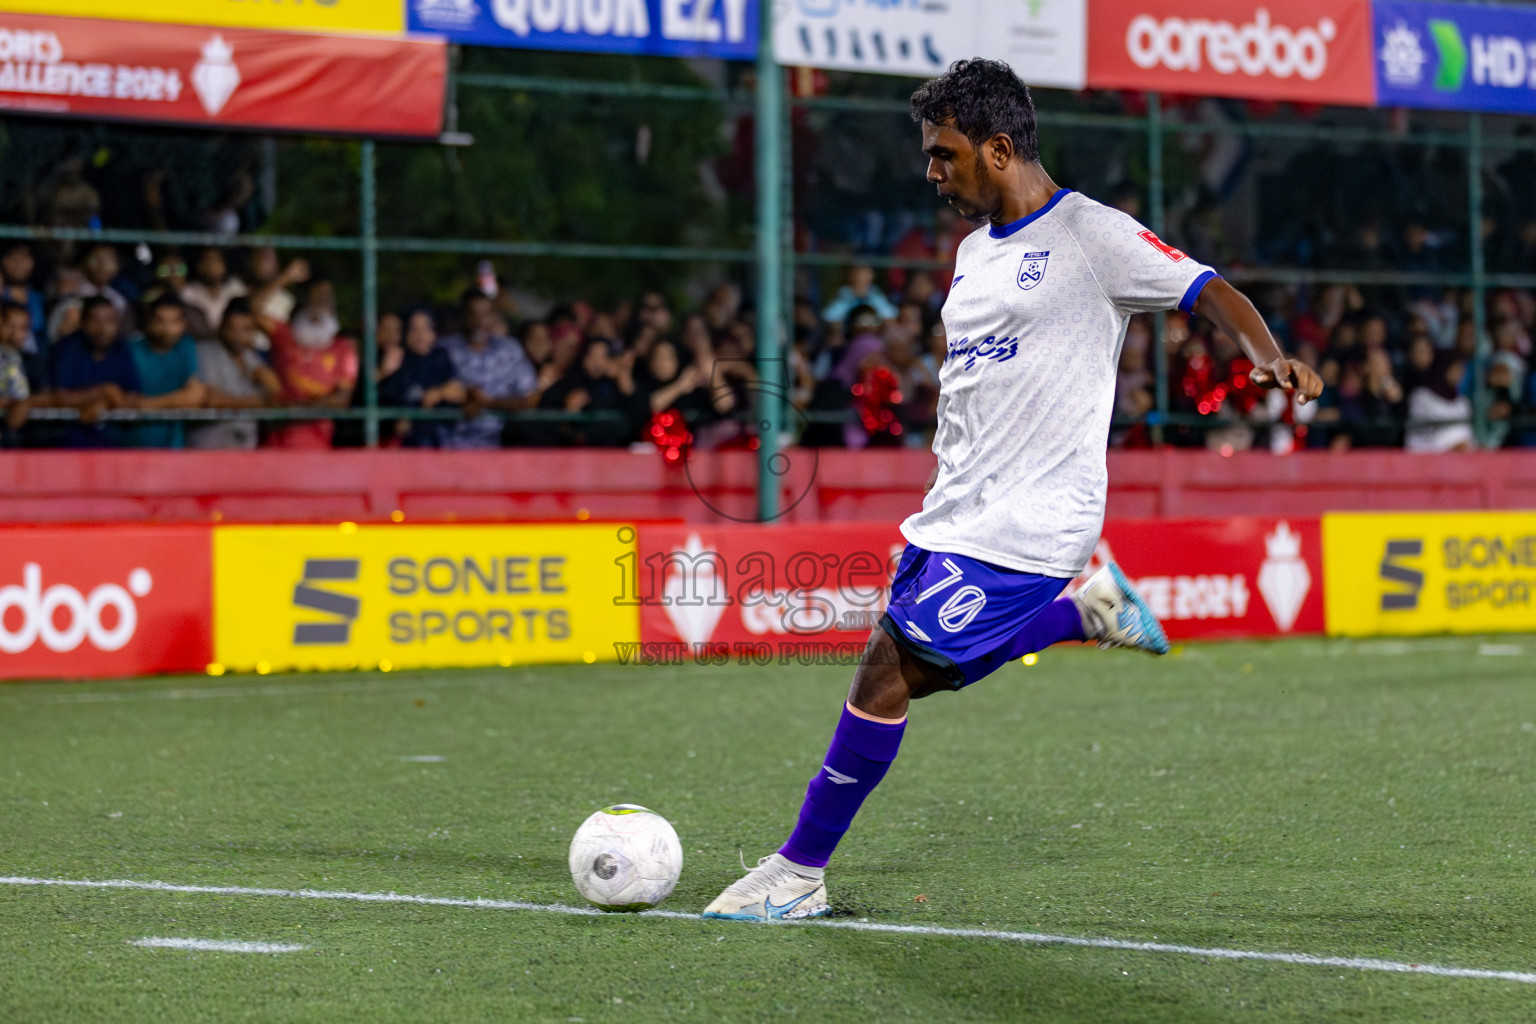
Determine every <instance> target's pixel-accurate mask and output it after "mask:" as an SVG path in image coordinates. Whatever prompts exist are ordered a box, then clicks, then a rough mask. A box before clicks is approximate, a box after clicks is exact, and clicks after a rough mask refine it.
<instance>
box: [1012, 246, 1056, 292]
mask: <svg viewBox="0 0 1536 1024" xmlns="http://www.w3.org/2000/svg"><path fill="white" fill-rule="evenodd" d="M1050 258H1051V254H1050V252H1049V251H1046V252H1027V253H1025V254H1024V259H1023V260H1022V261H1020V263H1019V278H1018V280H1019V287H1020V288H1022V289H1024V290H1025V291H1029V290H1030V289H1031V288H1033V287H1035V286H1036V285H1037V284H1039V283H1040V282H1041V281H1044V280H1045V265H1046V263H1047V262H1048V261H1049V260H1050Z"/></svg>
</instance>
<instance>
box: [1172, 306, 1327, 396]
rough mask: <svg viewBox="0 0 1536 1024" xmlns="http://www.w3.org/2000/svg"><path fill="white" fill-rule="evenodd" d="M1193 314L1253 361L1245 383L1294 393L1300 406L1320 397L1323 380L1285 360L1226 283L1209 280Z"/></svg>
mask: <svg viewBox="0 0 1536 1024" xmlns="http://www.w3.org/2000/svg"><path fill="white" fill-rule="evenodd" d="M1195 312H1196V313H1197V314H1199V315H1200V316H1203V317H1205V318H1206V319H1207V320H1209V321H1210V322H1211V323H1213V324H1215V325H1216V326H1217V327H1218V328H1219V329H1220V330H1221V331H1222V332H1223V333H1224V334H1226V335H1227V336H1228V337H1229V338H1232V339H1234V340H1235V341H1236V342H1237V343H1238V344H1239V345H1241V346H1242V347H1243V351H1244V352H1246V353H1248V358H1249V359H1252V360H1253V367H1254V368H1253V370H1252V371H1251V372H1250V373H1249V374H1248V379H1249V380H1251V381H1253V382H1254V383H1255V384H1257V385H1258V386H1259V387H1261V388H1284V389H1285V390H1287V391H1295V392H1296V394H1297V396H1298V398H1299V399H1300V400H1301V402H1302V403H1303V404H1305V403H1307V402H1310V401H1312V400H1313V399H1315V398H1317V396H1319V395H1321V394H1322V393H1323V382H1322V379H1321V378H1320V377H1318V375H1317V374H1316V373H1315V372H1314V371H1313V369H1312V368H1311V367H1310V366H1308V365H1307V364H1305V363H1303V362H1302V361H1301V360H1299V359H1287V358H1286V357H1285V353H1284V352H1282V351H1280V345H1279V344H1278V343H1277V342H1276V341H1275V339H1274V337H1273V336H1272V335H1271V334H1270V333H1269V328H1268V327H1267V326H1265V324H1264V318H1263V317H1261V316H1259V311H1258V310H1256V309H1254V308H1253V303H1251V302H1249V301H1248V297H1247V296H1245V295H1244V294H1243V293H1242V292H1240V291H1238V290H1237V289H1236V288H1233V287H1232V286H1231V285H1230V284H1228V283H1227V282H1226V281H1224V280H1222V279H1221V278H1219V277H1215V278H1212V279H1211V280H1210V282H1209V283H1207V284H1206V286H1205V287H1204V288H1203V289H1201V291H1200V300H1199V301H1198V302H1196V303H1195Z"/></svg>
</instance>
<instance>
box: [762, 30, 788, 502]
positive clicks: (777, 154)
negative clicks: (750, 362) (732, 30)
mask: <svg viewBox="0 0 1536 1024" xmlns="http://www.w3.org/2000/svg"><path fill="white" fill-rule="evenodd" d="M759 6H760V7H761V9H762V16H761V25H762V33H761V39H760V40H759V42H758V45H757V90H756V92H757V95H756V96H755V97H754V99H755V110H754V113H755V119H756V124H755V125H754V129H755V135H756V139H755V141H756V146H757V377H758V389H759V390H758V395H757V416H758V428H759V429H758V440H759V445H758V449H757V518H758V519H759V520H760V521H762V522H768V521H770V520H773V519H777V518H778V517H779V483H780V481H781V479H782V478H783V476H784V471H785V469H786V468H787V460H786V459H785V457H784V455H783V454H782V453H781V452H780V451H779V433H780V431H781V429H782V423H783V419H784V374H783V372H782V371H783V358H782V355H781V346H780V344H779V331H780V321H781V320H782V316H781V315H780V306H781V304H782V296H781V295H780V293H779V289H780V287H781V286H782V282H781V276H780V271H781V269H782V268H781V263H780V261H781V260H783V258H784V240H783V235H784V222H783V219H782V207H783V200H784V195H783V178H784V163H783V152H782V142H783V139H782V135H781V128H780V125H779V120H780V118H781V117H782V107H783V104H784V82H783V80H782V79H783V73H782V72H781V71H780V70H779V63H778V61H776V60H774V59H773V5H772V4H771V3H762V4H760V5H759Z"/></svg>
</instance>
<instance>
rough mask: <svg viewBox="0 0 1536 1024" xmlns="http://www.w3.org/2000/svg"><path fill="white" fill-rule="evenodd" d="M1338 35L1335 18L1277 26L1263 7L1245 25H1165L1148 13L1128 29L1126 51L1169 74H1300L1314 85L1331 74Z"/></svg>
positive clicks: (1142, 64) (1171, 21) (1201, 21)
mask: <svg viewBox="0 0 1536 1024" xmlns="http://www.w3.org/2000/svg"><path fill="white" fill-rule="evenodd" d="M1337 35H1338V26H1337V25H1336V24H1335V23H1334V20H1333V19H1332V18H1329V17H1324V18H1320V19H1319V20H1318V22H1317V24H1316V25H1315V26H1314V25H1304V26H1302V27H1300V28H1295V29H1293V28H1289V27H1287V26H1285V25H1280V24H1276V23H1274V22H1273V21H1272V20H1271V18H1270V14H1269V11H1268V10H1267V9H1266V8H1263V7H1260V8H1258V9H1257V10H1256V11H1255V12H1254V14H1253V20H1252V21H1249V22H1247V23H1245V24H1242V25H1234V24H1233V23H1232V22H1230V21H1217V20H1211V19H1207V18H1164V19H1163V20H1161V21H1159V20H1158V19H1157V18H1154V17H1153V16H1151V15H1150V14H1142V15H1138V16H1137V17H1136V18H1134V19H1132V21H1131V24H1130V27H1129V28H1127V30H1126V33H1125V50H1126V54H1127V56H1129V57H1130V58H1131V61H1132V62H1133V63H1134V64H1135V65H1136V66H1137V67H1139V68H1142V69H1144V70H1151V69H1152V68H1155V67H1158V66H1159V65H1161V66H1162V67H1164V68H1167V69H1168V70H1169V71H1199V70H1201V68H1202V67H1203V66H1205V65H1209V66H1210V68H1211V70H1212V71H1215V72H1216V73H1217V74H1222V75H1234V74H1237V73H1238V72H1242V73H1243V74H1245V75H1248V76H1249V77H1252V78H1257V77H1259V76H1260V75H1273V76H1274V77H1276V78H1290V77H1291V76H1292V75H1296V76H1297V77H1300V78H1302V79H1305V80H1306V81H1309V82H1311V81H1316V80H1317V79H1318V78H1320V77H1321V76H1322V75H1323V73H1324V72H1325V71H1327V70H1328V44H1329V43H1331V42H1333V40H1334V39H1335V38H1336V37H1337Z"/></svg>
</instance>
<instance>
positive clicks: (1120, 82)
mask: <svg viewBox="0 0 1536 1024" xmlns="http://www.w3.org/2000/svg"><path fill="white" fill-rule="evenodd" d="M1371 63H1372V62H1371V6H1370V3H1369V0H1287V2H1286V3H1283V4H1281V3H1263V2H1254V0H1247V2H1241V0H1239V2H1233V0H1094V2H1093V4H1092V6H1091V8H1090V10H1089V32H1088V84H1089V85H1090V86H1091V87H1093V88H1099V89H1153V90H1159V91H1163V92H1174V93H1194V94H1197V95H1211V96H1238V97H1252V98H1256V99H1271V100H1300V101H1307V102H1313V103H1330V104H1350V105H1356V106H1370V105H1371V104H1372V103H1373V102H1374V101H1375V89H1374V84H1373V82H1372V75H1371Z"/></svg>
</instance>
